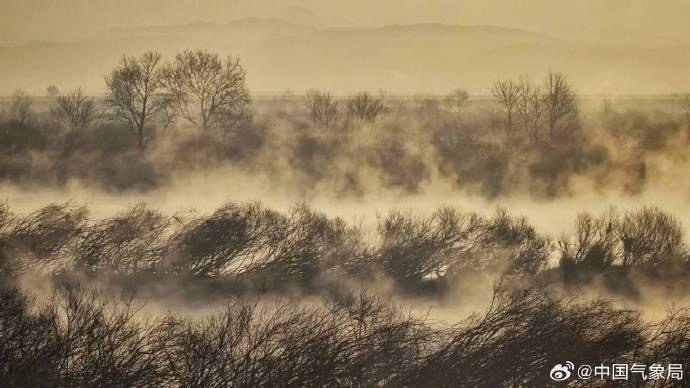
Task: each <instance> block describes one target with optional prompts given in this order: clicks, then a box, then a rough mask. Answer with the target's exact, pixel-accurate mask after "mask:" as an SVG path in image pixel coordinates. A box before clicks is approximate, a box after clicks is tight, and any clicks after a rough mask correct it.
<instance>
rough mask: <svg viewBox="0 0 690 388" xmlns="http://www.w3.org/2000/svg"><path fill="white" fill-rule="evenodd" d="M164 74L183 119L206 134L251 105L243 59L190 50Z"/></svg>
mask: <svg viewBox="0 0 690 388" xmlns="http://www.w3.org/2000/svg"><path fill="white" fill-rule="evenodd" d="M163 73H164V77H163V83H164V85H165V88H166V89H167V90H168V91H169V93H170V94H171V95H172V96H173V98H174V102H175V104H176V106H177V109H178V111H179V113H180V115H181V116H182V117H183V118H184V119H185V120H187V121H189V122H190V123H192V124H194V125H195V126H197V127H198V128H199V129H201V130H203V131H207V130H209V129H210V128H213V127H218V126H223V125H224V123H223V121H224V120H228V119H230V120H233V119H236V117H237V116H238V114H242V113H244V112H246V110H247V107H248V105H249V103H250V97H249V90H248V89H247V87H246V85H245V72H244V69H243V68H242V66H241V65H240V60H239V58H233V57H228V58H227V59H225V60H222V59H221V58H220V57H219V56H218V54H211V53H208V52H205V51H201V50H197V51H189V50H186V51H184V52H183V53H180V54H177V56H176V57H175V60H174V61H173V62H172V63H171V64H169V65H168V66H166V67H165V70H164V72H163Z"/></svg>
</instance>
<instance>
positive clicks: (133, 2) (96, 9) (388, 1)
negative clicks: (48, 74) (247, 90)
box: [0, 0, 690, 46]
mask: <svg viewBox="0 0 690 388" xmlns="http://www.w3.org/2000/svg"><path fill="white" fill-rule="evenodd" d="M0 4H1V6H0V45H4V46H7V45H17V44H22V43H25V42H27V41H30V40H63V39H70V40H71V39H78V38H85V37H88V36H90V35H93V34H95V33H97V32H99V31H102V30H106V29H109V28H114V27H128V26H145V25H161V24H183V23H192V22H196V21H203V22H213V23H225V22H229V21H232V20H235V19H239V18H244V17H252V16H253V17H278V18H283V19H286V20H289V21H293V22H296V23H302V24H312V25H321V26H333V25H338V26H379V25H384V24H396V23H400V24H403V23H405V24H406V23H419V22H440V23H457V24H492V25H500V26H509V27H517V28H522V29H528V30H533V31H539V32H545V33H549V34H552V35H555V36H559V37H566V38H575V39H594V40H597V39H601V40H607V41H626V42H637V43H642V44H649V45H668V46H674V45H690V23H688V15H690V1H686V0H567V1H566V0H348V1H341V0H0Z"/></svg>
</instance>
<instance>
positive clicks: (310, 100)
mask: <svg viewBox="0 0 690 388" xmlns="http://www.w3.org/2000/svg"><path fill="white" fill-rule="evenodd" d="M304 105H305V107H306V108H307V112H308V113H309V117H310V118H311V121H312V123H313V124H314V125H320V126H322V127H324V128H329V127H330V125H331V124H332V122H333V121H334V120H335V118H336V116H337V114H338V102H337V101H336V100H335V99H334V98H333V97H332V96H331V94H330V93H328V92H322V91H320V90H317V89H309V90H307V93H306V95H305V96H304Z"/></svg>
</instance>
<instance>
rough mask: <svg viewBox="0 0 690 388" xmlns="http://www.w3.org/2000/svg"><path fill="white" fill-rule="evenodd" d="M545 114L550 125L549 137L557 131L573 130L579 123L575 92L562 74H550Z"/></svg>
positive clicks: (545, 90)
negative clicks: (577, 122)
mask: <svg viewBox="0 0 690 388" xmlns="http://www.w3.org/2000/svg"><path fill="white" fill-rule="evenodd" d="M544 112H545V115H546V120H547V124H548V130H549V136H550V137H552V138H553V136H554V134H555V131H556V130H558V129H559V128H560V129H568V128H573V125H574V124H575V123H576V121H577V116H578V111H577V101H576V94H575V91H574V90H573V89H572V87H571V86H570V84H568V80H567V77H566V76H565V75H564V74H562V73H553V72H550V73H549V74H548V75H547V76H546V82H545V84H544Z"/></svg>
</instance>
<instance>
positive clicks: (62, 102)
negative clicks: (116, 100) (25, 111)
mask: <svg viewBox="0 0 690 388" xmlns="http://www.w3.org/2000/svg"><path fill="white" fill-rule="evenodd" d="M50 113H51V114H52V115H53V117H55V119H56V120H58V121H59V122H60V123H61V124H62V125H64V126H65V127H67V128H69V129H70V130H71V131H73V132H74V131H80V130H83V129H86V128H88V127H89V126H90V125H91V124H92V123H93V122H94V121H95V120H96V118H97V117H98V109H97V107H96V102H95V101H94V99H93V98H91V97H87V96H86V95H85V94H84V91H83V90H82V89H81V88H79V89H76V90H73V91H71V92H69V93H68V94H65V95H61V96H57V97H56V98H55V104H53V106H51V107H50Z"/></svg>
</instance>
